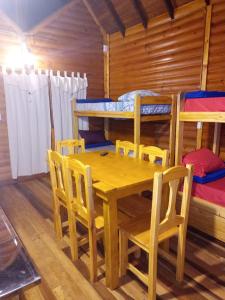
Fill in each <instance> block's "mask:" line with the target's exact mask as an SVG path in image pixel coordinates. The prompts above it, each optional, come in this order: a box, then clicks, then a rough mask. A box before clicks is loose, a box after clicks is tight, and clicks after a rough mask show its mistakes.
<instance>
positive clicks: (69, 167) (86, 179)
mask: <svg viewBox="0 0 225 300" xmlns="http://www.w3.org/2000/svg"><path fill="white" fill-rule="evenodd" d="M64 171H65V190H66V197H67V200H68V202H69V203H70V205H74V207H75V211H76V213H77V214H78V215H79V216H80V217H82V218H83V219H84V220H86V221H87V222H88V223H89V225H91V224H93V222H94V202H93V190H92V176H91V167H90V166H88V165H84V164H83V163H82V162H80V161H79V160H76V159H70V158H68V157H65V158H64Z"/></svg>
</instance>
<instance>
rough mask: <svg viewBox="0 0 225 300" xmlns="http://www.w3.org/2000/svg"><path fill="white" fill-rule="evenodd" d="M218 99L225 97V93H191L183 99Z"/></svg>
mask: <svg viewBox="0 0 225 300" xmlns="http://www.w3.org/2000/svg"><path fill="white" fill-rule="evenodd" d="M217 97H218V98H219V97H225V92H218V91H193V92H188V93H185V94H184V98H185V99H196V98H217Z"/></svg>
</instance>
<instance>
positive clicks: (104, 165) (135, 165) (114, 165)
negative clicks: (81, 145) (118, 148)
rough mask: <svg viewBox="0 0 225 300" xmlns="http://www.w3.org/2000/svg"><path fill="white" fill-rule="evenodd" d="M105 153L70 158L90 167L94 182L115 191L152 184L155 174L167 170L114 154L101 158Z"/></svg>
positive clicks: (74, 155)
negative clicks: (98, 182)
mask: <svg viewBox="0 0 225 300" xmlns="http://www.w3.org/2000/svg"><path fill="white" fill-rule="evenodd" d="M103 152H104V151H98V152H85V153H79V154H73V155H70V157H71V158H75V159H78V160H80V161H81V162H83V163H84V164H87V165H90V166H91V168H92V177H93V179H94V180H96V181H101V182H104V183H106V184H108V185H110V186H112V187H113V188H115V189H122V188H124V187H127V186H131V185H135V184H139V183H143V182H148V181H149V182H150V181H152V179H153V177H154V173H155V172H157V171H158V172H162V171H164V170H165V169H166V168H165V167H162V166H161V165H157V164H151V163H149V162H148V161H143V160H140V159H138V158H137V159H136V158H132V157H127V156H121V155H120V154H117V153H113V152H107V153H108V154H107V155H105V156H101V153H103Z"/></svg>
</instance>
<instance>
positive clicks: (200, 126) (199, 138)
mask: <svg viewBox="0 0 225 300" xmlns="http://www.w3.org/2000/svg"><path fill="white" fill-rule="evenodd" d="M202 130H203V122H197V140H196V149H201V147H202Z"/></svg>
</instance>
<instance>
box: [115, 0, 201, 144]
mask: <svg viewBox="0 0 225 300" xmlns="http://www.w3.org/2000/svg"><path fill="white" fill-rule="evenodd" d="M205 16H206V9H205V4H204V2H203V1H196V2H195V4H194V5H193V4H192V5H185V6H183V7H181V8H179V9H177V11H176V14H175V20H173V21H171V20H170V18H169V17H168V16H167V15H163V16H160V17H157V18H155V19H152V20H150V22H149V26H148V29H147V30H145V29H144V28H143V26H142V25H138V26H134V27H132V28H130V29H129V30H127V33H126V37H125V38H124V39H123V38H122V37H121V35H120V34H119V33H116V34H113V35H111V38H110V96H111V97H113V98H117V97H118V96H119V95H121V94H123V93H125V92H128V91H130V90H136V89H150V90H153V91H156V92H160V93H177V92H179V91H181V90H183V91H184V90H194V89H199V88H200V78H201V76H200V74H201V66H202V57H203V44H204V31H205ZM123 123H124V124H123V125H122V127H121V123H120V122H111V138H112V139H116V138H120V139H123V138H126V139H130V140H132V123H131V122H125V121H123ZM119 128H122V130H119ZM193 130H195V129H193V126H190V125H189V126H188V127H187V134H188V135H189V140H188V143H187V145H186V146H190V145H193V143H194V136H193V138H192V133H193ZM141 142H142V143H144V144H154V145H160V146H161V147H167V145H168V124H166V123H163V124H157V123H155V124H153V123H151V124H150V123H148V124H144V125H142V129H141Z"/></svg>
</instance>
